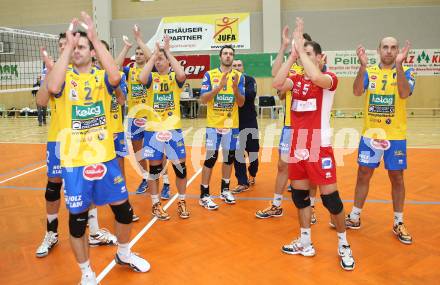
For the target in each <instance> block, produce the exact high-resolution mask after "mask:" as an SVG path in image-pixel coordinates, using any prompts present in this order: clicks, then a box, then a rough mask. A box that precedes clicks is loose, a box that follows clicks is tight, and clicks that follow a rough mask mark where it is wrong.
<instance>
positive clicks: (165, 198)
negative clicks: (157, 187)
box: [160, 196, 170, 200]
mask: <svg viewBox="0 0 440 285" xmlns="http://www.w3.org/2000/svg"><path fill="white" fill-rule="evenodd" d="M160 199H162V200H169V199H170V197H162V196H160Z"/></svg>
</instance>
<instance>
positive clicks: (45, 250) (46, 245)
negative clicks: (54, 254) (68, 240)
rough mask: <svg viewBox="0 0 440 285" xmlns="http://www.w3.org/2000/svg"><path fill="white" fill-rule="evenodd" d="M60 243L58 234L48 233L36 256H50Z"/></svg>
mask: <svg viewBox="0 0 440 285" xmlns="http://www.w3.org/2000/svg"><path fill="white" fill-rule="evenodd" d="M57 243H58V233H54V232H52V231H49V232H46V235H45V236H44V239H43V242H42V243H41V245H40V246H39V247H38V248H37V251H36V252H35V255H36V256H37V257H45V256H47V255H48V254H49V251H50V250H51V249H52V248H53V247H54V246H55V245H56V244H57Z"/></svg>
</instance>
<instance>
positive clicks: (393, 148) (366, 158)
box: [358, 137, 407, 170]
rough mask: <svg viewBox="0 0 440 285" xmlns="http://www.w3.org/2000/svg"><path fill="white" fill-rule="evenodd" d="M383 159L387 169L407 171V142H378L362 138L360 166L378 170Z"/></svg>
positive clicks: (359, 156)
mask: <svg viewBox="0 0 440 285" xmlns="http://www.w3.org/2000/svg"><path fill="white" fill-rule="evenodd" d="M382 157H383V160H384V162H385V169H387V170H403V169H406V167H407V164H406V140H376V139H370V138H367V137H361V141H360V142H359V150H358V164H359V165H361V166H367V167H370V168H377V167H378V166H379V164H380V161H381V160H382Z"/></svg>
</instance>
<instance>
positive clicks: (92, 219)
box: [89, 208, 99, 235]
mask: <svg viewBox="0 0 440 285" xmlns="http://www.w3.org/2000/svg"><path fill="white" fill-rule="evenodd" d="M98 230H99V223H98V209H97V208H94V209H90V210H89V232H90V234H91V235H96V234H97V233H98Z"/></svg>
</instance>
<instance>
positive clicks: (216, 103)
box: [200, 68, 245, 129]
mask: <svg viewBox="0 0 440 285" xmlns="http://www.w3.org/2000/svg"><path fill="white" fill-rule="evenodd" d="M222 76H223V73H222V71H221V70H220V68H216V69H211V70H209V71H207V72H206V73H205V76H204V78H203V83H202V88H201V92H200V95H203V94H204V93H207V92H210V91H211V90H212V89H214V88H216V87H217V86H218V85H219V84H220V81H221V79H222ZM234 76H239V82H238V89H239V92H240V94H241V96H244V94H245V93H244V76H243V75H242V74H241V72H239V71H237V70H235V69H233V70H231V71H230V73H229V75H228V81H227V83H226V85H225V87H224V88H223V89H222V90H220V92H219V93H218V94H217V95H215V96H214V98H213V99H212V100H210V101H209V102H208V103H207V109H208V111H207V116H206V117H207V121H208V127H209V128H221V129H234V128H238V105H237V102H236V100H235V96H234V91H233V89H232V84H233V80H232V78H233V77H234Z"/></svg>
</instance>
